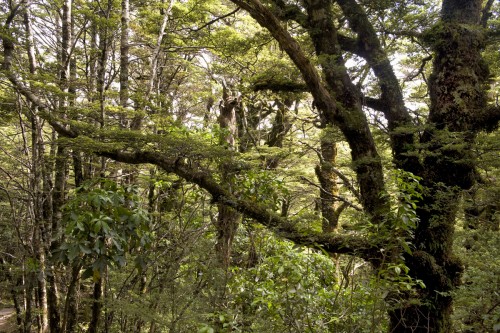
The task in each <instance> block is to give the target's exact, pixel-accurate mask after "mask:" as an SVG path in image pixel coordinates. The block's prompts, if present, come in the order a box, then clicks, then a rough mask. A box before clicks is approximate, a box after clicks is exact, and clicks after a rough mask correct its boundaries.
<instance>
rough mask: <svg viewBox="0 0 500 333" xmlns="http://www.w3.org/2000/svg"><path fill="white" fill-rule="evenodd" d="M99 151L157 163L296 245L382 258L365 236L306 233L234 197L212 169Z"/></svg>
mask: <svg viewBox="0 0 500 333" xmlns="http://www.w3.org/2000/svg"><path fill="white" fill-rule="evenodd" d="M97 154H99V155H101V156H104V157H108V158H111V159H113V160H115V161H118V162H124V163H129V164H144V163H150V164H154V165H157V166H158V167H160V168H162V169H163V170H165V171H166V172H171V173H174V174H176V175H177V176H179V177H181V178H183V179H185V180H187V181H189V182H191V183H194V184H196V185H198V186H199V187H201V188H203V189H204V190H206V191H207V192H208V193H210V195H211V196H212V198H213V202H216V203H221V204H224V205H226V206H229V207H231V208H233V209H235V210H236V211H238V212H240V213H242V214H244V215H245V216H247V217H250V218H252V219H254V220H255V221H257V222H258V223H260V224H262V225H264V226H266V227H268V228H269V229H271V230H272V231H273V232H274V233H275V234H276V235H277V236H279V237H282V238H285V239H288V240H290V241H292V242H294V243H295V244H298V245H303V246H307V247H313V248H317V247H319V248H321V249H322V250H323V251H326V252H328V253H343V254H351V255H356V256H358V257H360V258H363V259H365V260H367V261H370V262H377V260H379V259H380V256H381V252H380V248H381V244H374V243H373V242H370V241H369V240H367V239H366V238H364V237H359V236H351V235H338V234H325V233H319V232H314V231H310V230H307V232H304V230H301V228H300V227H299V226H298V225H297V224H296V223H295V222H293V221H291V220H289V219H285V218H283V217H281V216H279V215H278V214H276V213H274V212H271V211H269V210H267V209H266V208H265V207H263V206H262V205H258V204H256V203H255V202H254V201H251V200H246V199H242V198H239V197H237V196H234V195H233V194H231V193H230V192H229V191H228V190H226V189H225V188H224V187H223V186H222V185H221V184H219V183H218V182H217V181H216V180H215V179H214V178H212V177H211V175H210V173H209V172H207V171H203V170H200V169H196V168H193V167H191V166H189V164H188V163H186V162H183V161H181V159H173V158H167V157H164V156H162V155H161V154H160V153H158V152H148V151H137V152H124V151H120V150H114V149H113V148H111V149H109V150H107V149H104V148H103V146H102V145H100V151H98V152H97Z"/></svg>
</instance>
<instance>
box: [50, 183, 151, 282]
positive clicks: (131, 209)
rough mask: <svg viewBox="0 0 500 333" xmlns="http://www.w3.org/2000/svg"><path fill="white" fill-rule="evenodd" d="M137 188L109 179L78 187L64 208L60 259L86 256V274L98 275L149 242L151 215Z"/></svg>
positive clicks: (96, 276)
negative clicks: (143, 204)
mask: <svg viewBox="0 0 500 333" xmlns="http://www.w3.org/2000/svg"><path fill="white" fill-rule="evenodd" d="M137 191H138V189H137V188H136V187H133V186H119V185H118V184H117V183H116V182H114V181H111V180H108V179H98V180H93V181H90V182H87V183H86V184H84V185H82V186H81V187H79V188H77V189H75V191H74V195H73V196H72V197H71V198H70V199H69V200H68V202H67V203H66V205H65V206H64V208H63V211H64V218H63V221H64V223H65V225H66V226H65V229H64V230H65V237H64V242H63V244H61V246H60V248H59V250H58V257H59V259H60V260H62V262H63V263H68V262H72V261H75V260H82V261H83V262H84V263H85V265H84V266H85V267H86V272H85V273H84V274H83V277H84V278H85V277H88V276H94V278H95V279H97V278H98V277H99V276H100V275H101V274H102V273H103V272H104V271H105V270H106V268H107V267H108V266H110V265H113V266H115V267H117V268H119V267H123V266H124V265H125V264H126V255H127V254H130V253H135V252H136V251H138V250H144V249H145V248H146V247H147V246H149V243H150V242H151V235H150V231H149V217H148V213H147V211H146V210H144V208H142V205H141V202H140V197H139V196H138V192H137ZM137 259H139V258H138V257H137ZM137 262H138V263H139V262H141V261H140V260H138V261H137ZM139 268H141V267H139Z"/></svg>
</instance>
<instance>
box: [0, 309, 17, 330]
mask: <svg viewBox="0 0 500 333" xmlns="http://www.w3.org/2000/svg"><path fill="white" fill-rule="evenodd" d="M14 314H15V310H14V309H12V308H7V309H0V333H12V332H14V331H15V330H16V325H15V323H14Z"/></svg>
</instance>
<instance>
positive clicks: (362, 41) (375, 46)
mask: <svg viewBox="0 0 500 333" xmlns="http://www.w3.org/2000/svg"><path fill="white" fill-rule="evenodd" d="M337 3H338V4H339V5H340V7H341V8H342V11H343V12H344V14H345V15H346V17H347V19H348V20H349V24H350V26H351V28H352V29H353V31H354V32H356V33H357V34H358V40H357V47H356V45H354V41H352V40H350V39H347V38H341V39H340V40H342V41H343V44H344V46H345V47H346V48H347V47H349V48H350V49H352V50H353V51H355V53H356V54H358V55H360V56H362V57H363V58H364V59H365V60H366V61H367V63H368V65H369V66H370V67H371V68H372V69H373V72H374V73H375V76H376V77H377V78H378V80H379V85H380V89H381V91H382V96H381V99H382V101H383V104H384V105H385V106H386V108H385V109H384V110H383V111H382V110H381V111H382V112H384V114H385V116H386V118H387V121H388V125H389V130H390V137H391V145H392V148H393V153H394V160H395V163H396V166H397V167H400V168H404V169H405V170H407V171H411V172H413V173H416V174H419V173H420V167H419V166H420V163H419V161H418V158H416V157H412V155H411V154H408V151H409V150H411V149H413V147H414V146H415V145H414V136H413V133H404V131H403V133H401V132H402V131H398V130H397V128H398V127H403V126H411V125H412V118H411V116H410V113H409V112H408V110H407V109H406V107H405V103H404V98H403V93H402V91H401V89H400V87H399V82H398V79H397V77H396V74H395V73H394V69H393V68H392V65H391V63H390V61H389V58H388V57H387V54H386V52H385V51H384V49H383V48H382V45H381V44H380V41H379V39H378V36H377V33H376V32H375V29H374V28H373V26H372V24H371V23H370V21H369V19H368V16H367V14H366V12H365V11H364V10H363V8H362V7H361V6H360V5H359V4H358V3H357V2H356V1H355V0H338V1H337ZM380 106H381V105H380Z"/></svg>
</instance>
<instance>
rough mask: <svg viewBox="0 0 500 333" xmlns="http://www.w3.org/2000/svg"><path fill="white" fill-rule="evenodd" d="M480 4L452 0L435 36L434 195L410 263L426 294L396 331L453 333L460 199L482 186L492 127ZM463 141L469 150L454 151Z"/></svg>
mask: <svg viewBox="0 0 500 333" xmlns="http://www.w3.org/2000/svg"><path fill="white" fill-rule="evenodd" d="M481 5H482V1H481V0H467V1H463V0H445V1H444V2H443V6H442V10H441V21H440V23H438V25H437V27H435V28H434V29H435V30H434V31H433V34H434V38H435V40H436V42H435V44H434V51H435V58H434V69H433V74H432V76H431V78H430V85H429V90H430V96H431V108H430V113H429V120H428V128H427V130H426V132H425V133H424V136H423V139H422V142H423V144H424V145H425V146H424V147H426V149H427V153H426V154H425V155H424V156H425V158H424V171H423V174H422V178H423V183H424V185H425V186H426V188H427V190H426V192H425V196H424V199H423V202H422V203H421V205H420V208H419V209H418V210H417V213H418V216H419V218H420V222H419V224H418V227H417V230H416V232H415V240H414V244H415V246H416V249H415V251H414V252H413V255H411V256H409V257H408V258H407V265H408V267H409V268H410V274H412V275H413V277H415V278H418V279H421V280H423V282H424V283H425V285H426V288H425V289H421V290H418V298H417V300H418V302H405V303H403V306H402V307H401V308H398V309H396V310H393V311H391V313H390V317H391V332H397V333H398V332H417V333H419V332H439V333H441V332H443V333H447V332H452V325H451V318H450V315H451V313H452V304H453V303H452V297H451V295H450V292H452V291H453V290H454V288H456V287H457V286H458V285H459V283H460V277H461V273H462V270H463V268H462V265H461V263H460V261H459V260H458V259H457V258H456V257H454V255H453V253H452V245H453V232H454V224H455V220H456V214H457V211H458V203H459V200H458V198H460V196H461V194H462V191H463V190H465V189H469V188H471V186H473V184H474V183H475V181H476V172H475V166H474V160H473V156H472V155H471V152H472V145H473V141H474V139H475V137H476V134H477V132H478V131H479V130H481V129H484V128H485V126H486V125H487V124H485V123H484V122H483V119H481V115H482V114H483V113H484V110H485V109H486V96H485V88H484V87H485V86H486V81H487V78H488V69H487V66H486V65H485V62H484V61H483V59H482V57H481V51H482V48H483V41H484V36H483V34H484V32H483V30H482V29H481V28H480V25H479V23H480V17H481ZM457 139H459V140H460V142H461V143H462V144H463V145H462V144H461V145H453V144H450V143H452V142H456V140H457Z"/></svg>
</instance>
